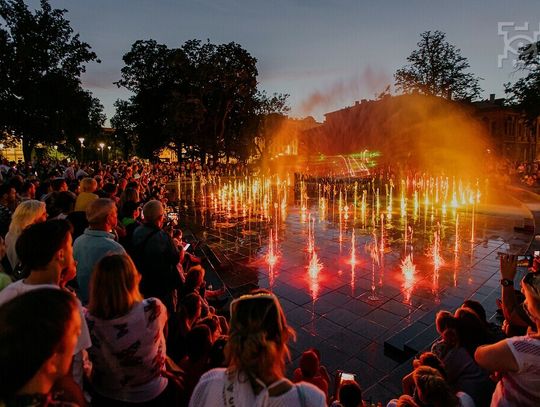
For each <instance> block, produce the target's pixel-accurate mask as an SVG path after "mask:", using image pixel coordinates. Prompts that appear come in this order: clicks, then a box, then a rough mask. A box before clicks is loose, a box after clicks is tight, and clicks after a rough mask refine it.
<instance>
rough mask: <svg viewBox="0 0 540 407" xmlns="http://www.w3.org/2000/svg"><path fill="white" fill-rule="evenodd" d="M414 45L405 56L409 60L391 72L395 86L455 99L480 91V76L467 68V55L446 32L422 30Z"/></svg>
mask: <svg viewBox="0 0 540 407" xmlns="http://www.w3.org/2000/svg"><path fill="white" fill-rule="evenodd" d="M417 46H418V48H417V49H415V50H414V51H413V52H412V53H411V55H409V56H408V57H407V62H408V63H409V64H408V65H406V66H404V67H403V68H401V69H398V70H397V71H396V73H395V75H394V77H395V80H396V87H397V88H398V89H400V90H401V91H403V92H404V93H411V92H418V93H421V94H426V95H434V96H439V97H442V98H445V99H455V100H466V99H475V98H477V97H478V96H479V95H480V92H481V89H480V86H479V85H478V82H479V80H480V78H478V77H476V76H475V75H474V74H472V73H468V72H466V71H467V70H468V69H469V67H470V65H469V62H468V61H467V58H465V57H463V56H462V55H461V50H459V49H458V48H456V47H455V46H454V45H452V44H450V43H449V42H448V41H447V40H446V34H445V33H443V32H441V31H425V32H423V33H422V34H420V41H419V42H418V43H417Z"/></svg>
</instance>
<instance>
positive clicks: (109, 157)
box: [107, 146, 111, 161]
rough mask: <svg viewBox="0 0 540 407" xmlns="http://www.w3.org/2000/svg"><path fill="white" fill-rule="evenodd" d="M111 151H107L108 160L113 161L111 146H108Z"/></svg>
mask: <svg viewBox="0 0 540 407" xmlns="http://www.w3.org/2000/svg"><path fill="white" fill-rule="evenodd" d="M107 149H108V150H109V152H108V153H107V161H111V146H107Z"/></svg>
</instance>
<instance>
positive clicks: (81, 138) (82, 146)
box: [79, 137, 84, 163]
mask: <svg viewBox="0 0 540 407" xmlns="http://www.w3.org/2000/svg"><path fill="white" fill-rule="evenodd" d="M79 143H81V163H82V160H83V148H84V137H79Z"/></svg>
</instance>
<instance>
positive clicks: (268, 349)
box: [189, 290, 326, 407]
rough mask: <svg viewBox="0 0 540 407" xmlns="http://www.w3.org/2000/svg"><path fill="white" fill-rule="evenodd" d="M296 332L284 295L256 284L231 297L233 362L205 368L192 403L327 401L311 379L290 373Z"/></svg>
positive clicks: (303, 405) (228, 353)
mask: <svg viewBox="0 0 540 407" xmlns="http://www.w3.org/2000/svg"><path fill="white" fill-rule="evenodd" d="M291 336H294V332H293V331H292V329H291V328H289V327H288V326H287V321H286V319H285V315H284V313H283V310H282V309H281V306H280V304H279V301H278V299H277V298H276V297H275V296H274V295H273V294H272V293H270V292H268V291H266V290H256V291H254V292H253V293H251V294H249V295H244V296H242V297H240V298H237V299H236V300H234V301H233V302H232V303H231V321H230V332H229V341H228V343H227V345H226V347H225V357H226V361H227V366H228V367H227V368H226V369H225V368H219V369H212V370H210V371H209V372H207V373H205V374H204V375H203V376H202V377H201V380H200V381H199V383H198V385H197V387H196V388H195V390H194V392H193V395H192V397H191V401H190V404H189V405H190V406H191V407H198V406H224V407H230V406H235V407H244V406H246V407H247V406H249V407H251V406H255V407H260V406H275V407H277V406H291V407H307V406H326V398H325V396H324V394H323V392H322V391H320V390H319V389H318V388H316V387H315V386H313V385H311V384H309V383H297V384H293V383H291V382H290V381H289V380H287V379H286V378H285V360H286V358H288V357H289V348H288V346H287V342H288V340H289V338H290V337H291Z"/></svg>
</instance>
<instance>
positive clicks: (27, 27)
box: [0, 0, 105, 160]
mask: <svg viewBox="0 0 540 407" xmlns="http://www.w3.org/2000/svg"><path fill="white" fill-rule="evenodd" d="M66 12H67V11H66V10H61V9H53V8H52V7H51V6H50V4H49V2H48V1H47V0H41V2H40V8H38V9H37V10H35V11H34V12H32V11H31V10H29V8H28V6H27V5H26V4H25V3H24V1H23V0H0V17H1V19H2V20H3V21H2V20H0V61H1V62H0V126H1V127H2V128H3V129H4V130H5V131H7V132H9V133H13V134H15V135H16V136H17V137H22V140H23V152H24V157H25V159H26V160H29V158H30V153H31V151H32V148H33V147H34V146H35V145H36V144H38V143H63V144H64V146H66V147H65V148H66V149H69V147H67V146H70V145H71V146H75V145H78V143H77V142H76V139H77V137H79V136H81V135H90V134H95V133H98V132H99V131H100V128H101V125H102V124H103V122H104V121H105V117H104V115H103V113H102V110H103V107H102V106H101V104H100V102H99V101H98V100H97V99H96V98H94V97H92V94H91V93H90V92H89V91H87V90H85V89H83V88H82V86H81V80H80V77H81V74H82V73H83V72H84V71H85V64H86V63H88V62H91V61H96V60H97V56H96V54H95V53H94V52H92V51H91V48H90V46H89V45H88V44H87V43H85V42H83V41H81V39H80V38H79V34H74V32H73V29H72V27H71V25H70V22H69V21H68V20H67V19H66V18H65V13H66Z"/></svg>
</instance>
